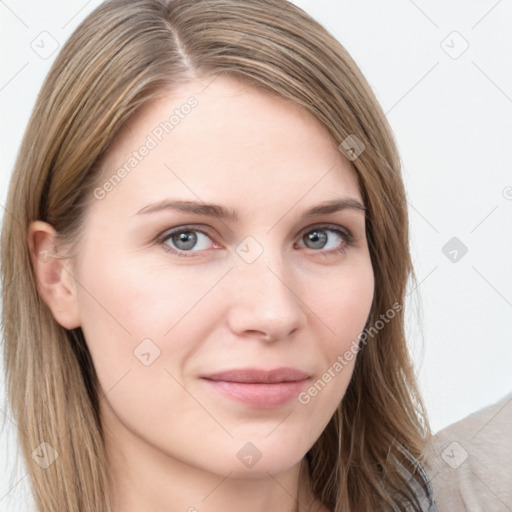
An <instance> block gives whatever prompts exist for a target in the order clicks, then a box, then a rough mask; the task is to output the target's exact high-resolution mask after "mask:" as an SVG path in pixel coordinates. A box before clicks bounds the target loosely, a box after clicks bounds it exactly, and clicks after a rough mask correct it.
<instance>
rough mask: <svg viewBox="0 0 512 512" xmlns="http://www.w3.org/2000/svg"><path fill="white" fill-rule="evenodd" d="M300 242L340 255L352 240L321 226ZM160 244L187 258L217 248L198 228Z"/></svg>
mask: <svg viewBox="0 0 512 512" xmlns="http://www.w3.org/2000/svg"><path fill="white" fill-rule="evenodd" d="M300 240H301V241H302V242H303V243H304V245H303V246H301V247H306V248H307V249H313V250H315V252H319V253H323V252H327V253H338V252H342V251H344V250H345V249H346V246H347V245H349V244H350V242H351V240H352V238H351V235H350V233H348V232H347V231H345V230H343V229H341V228H340V227H334V226H321V227H317V228H314V229H310V230H309V231H307V232H305V233H304V234H303V235H302V236H301V238H300ZM160 242H161V243H162V244H163V245H164V248H165V250H167V251H169V252H171V253H173V254H176V255H178V256H183V257H187V256H188V254H187V253H196V252H200V251H204V250H207V249H210V248H212V246H215V244H214V242H213V240H212V238H211V236H210V235H208V234H207V233H205V232H203V231H201V230H199V229H197V228H179V229H176V230H174V231H171V232H167V233H165V234H164V235H163V236H162V237H161V238H160Z"/></svg>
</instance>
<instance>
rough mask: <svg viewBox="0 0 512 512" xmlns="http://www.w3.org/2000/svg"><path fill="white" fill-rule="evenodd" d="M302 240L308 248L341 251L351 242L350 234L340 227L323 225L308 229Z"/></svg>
mask: <svg viewBox="0 0 512 512" xmlns="http://www.w3.org/2000/svg"><path fill="white" fill-rule="evenodd" d="M329 234H330V235H331V236H329ZM301 240H302V241H303V242H304V244H306V247H307V248H308V249H319V250H327V251H329V250H335V251H336V250H338V251H341V250H343V249H344V248H345V246H346V245H347V244H348V243H349V242H350V235H349V233H347V232H345V231H342V230H341V229H339V228H334V227H328V226H323V227H319V228H315V229H312V230H310V231H308V232H307V233H305V234H304V235H303V236H302V238H301Z"/></svg>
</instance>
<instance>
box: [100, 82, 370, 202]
mask: <svg viewBox="0 0 512 512" xmlns="http://www.w3.org/2000/svg"><path fill="white" fill-rule="evenodd" d="M108 183H110V185H111V186H107V187H106V188H108V189H109V190H108V193H107V195H106V197H105V200H104V201H102V203H107V201H108V203H109V204H110V205H111V206H114V205H115V204H117V205H118V206H122V205H123V204H124V206H125V207H126V206H128V205H130V207H131V209H132V210H135V209H140V207H143V206H144V204H146V203H147V202H150V201H157V200H161V199H162V198H163V195H165V194H171V195H173V196H176V195H179V196H181V197H183V198H184V199H194V200H197V199H201V200H204V201H208V200H212V201H214V202H219V201H227V202H232V203H238V204H239V203H240V202H242V203H244V206H245V207H253V208H254V207H255V206H257V205H260V206H261V207H265V205H266V204H267V203H270V202H274V204H275V203H276V202H277V203H279V202H283V201H285V202H290V201H298V200H300V198H301V197H305V196H308V197H309V198H311V200H312V201H313V200H316V199H320V200H325V199H329V198H330V196H332V197H339V196H340V194H343V195H348V196H352V197H357V198H359V197H360V194H359V189H358V184H357V178H356V175H355V173H354V171H353V169H352V168H351V166H350V163H349V162H348V161H347V160H346V159H345V158H344V157H343V155H342V154H341V153H340V152H339V151H338V148H337V146H336V143H335V142H334V141H333V140H332V138H331V137H330V135H329V133H328V132H327V130H326V129H325V128H324V127H323V126H322V125H321V124H320V122H319V121H317V120H316V119H315V118H314V117H313V116H312V115H311V114H310V113H308V112H307V111H306V110H305V109H303V108H301V107H300V106H298V105H296V104H293V103H291V102H290V101H287V100H286V99H284V98H281V97H278V96H276V95H274V94H271V93H269V92H266V91H263V90H260V89H257V88H254V87H252V86H251V85H248V84H246V83H243V82H240V81H238V80H234V79H230V78H226V77H217V78H215V79H214V80H213V81H212V80H211V79H210V80H196V81H194V82H190V83H189V84H186V85H182V86H180V87H179V88H176V89H175V90H173V91H170V92H168V93H166V94H163V95H162V96H161V97H159V98H158V99H156V100H154V101H152V102H151V103H149V104H147V105H146V106H145V107H144V108H143V109H142V110H141V111H140V112H139V113H138V114H137V115H136V116H135V117H134V118H132V119H131V120H130V121H129V123H128V124H127V125H126V126H125V127H124V129H123V130H122V131H121V132H120V133H119V135H118V136H117V138H116V140H115V141H114V144H113V145H112V146H111V148H110V149H109V151H108V152H107V154H106V155H105V158H104V159H103V162H102V165H101V178H100V179H99V182H98V184H99V185H100V186H103V185H108ZM326 194H327V196H326Z"/></svg>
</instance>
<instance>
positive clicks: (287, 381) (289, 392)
mask: <svg viewBox="0 0 512 512" xmlns="http://www.w3.org/2000/svg"><path fill="white" fill-rule="evenodd" d="M309 378H310V375H309V374H308V373H306V372H304V371H302V370H298V369H295V368H276V369H272V370H260V369H254V368H241V369H233V370H227V371H223V372H217V373H213V374H210V375H207V376H204V377H202V380H203V381H204V382H205V384H206V385H207V386H208V388H209V389H212V390H214V391H215V392H217V393H218V394H220V395H222V396H224V397H227V398H229V399H231V400H234V401H236V402H238V403H243V404H245V405H249V406H252V407H256V408H272V407H278V406H281V405H284V404H285V403H287V402H289V401H290V400H292V399H293V398H294V397H297V395H298V394H299V393H300V392H301V390H302V389H303V388H304V386H305V385H306V383H307V382H308V380H309Z"/></svg>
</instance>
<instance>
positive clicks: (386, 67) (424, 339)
mask: <svg viewBox="0 0 512 512" xmlns="http://www.w3.org/2000/svg"><path fill="white" fill-rule="evenodd" d="M99 3H100V2H99V1H97V0H90V1H89V2H87V1H86V0H74V1H67V2H64V1H62V2H56V1H45V2H36V1H16V0H5V1H2V2H0V40H1V48H2V50H1V52H2V61H1V62H2V66H1V69H0V113H1V118H0V119H1V122H0V125H1V126H0V130H1V134H0V138H1V141H2V144H1V154H0V164H1V171H0V194H1V195H0V204H1V205H2V206H3V205H4V204H5V195H6V192H7V184H8V179H9V175H10V172H11V169H12V166H13V163H14V159H15V155H16V152H17V150H18V147H19V144H20V141H21V138H22V135H23V131H24V129H25V126H26V123H27V121H28V118H29V115H30V112H31V109H32V107H33V104H34V101H35V97H36V94H37V92H38V90H39V88H40V86H41V84H42V81H43V78H44V76H45V75H46V73H47V72H48V70H49V67H50V65H51V63H52V62H53V59H54V58H55V56H56V53H53V54H52V55H50V56H49V57H48V58H47V59H43V58H41V57H40V56H39V55H38V54H37V53H36V52H35V51H34V50H33V49H32V47H31V44H32V45H33V46H34V45H35V44H37V43H38V41H39V42H40V41H41V39H40V38H41V37H46V38H47V39H46V48H47V49H48V48H51V46H50V45H51V41H50V39H48V36H47V35H44V36H40V34H41V32H43V31H46V32H48V33H49V34H51V37H52V38H53V39H55V41H56V42H57V43H58V44H59V45H62V43H63V42H64V41H65V40H66V39H67V38H68V37H69V35H70V34H71V32H72V31H73V29H74V28H75V27H76V26H77V25H78V23H79V22H80V21H81V20H82V19H83V18H84V17H85V16H86V15H87V14H88V13H89V12H90V11H91V10H92V9H93V8H94V7H96V6H97V5H98V4H99ZM294 3H295V4H297V5H299V6H300V7H302V8H304V9H305V10H306V11H307V12H309V13H310V14H311V15H312V16H313V17H315V18H316V19H317V20H318V21H320V22H321V23H322V24H323V25H324V26H325V27H326V28H327V29H328V30H330V31H331V32H332V33H333V34H334V35H335V36H336V37H337V38H338V40H339V41H340V42H341V43H342V44H343V45H344V46H345V47H346V48H347V50H348V51H349V53H350V54H351V55H352V57H353V58H354V59H355V61H356V62H357V64H358V65H359V67H360V68H361V70H362V71H363V73H364V74H365V76H366V78H367V79H368V81H369V83H370V85H371V86H372V88H373V90H374V91H375V94H376V96H377V98H378V100H379V101H380V103H381V105H382V106H383V109H384V111H385V112H386V114H387V116H388V119H389V121H390V123H391V126H392V128H393V130H394V133H395V136H396V139H397V142H398V146H399V150H400V153H401V156H402V161H403V168H404V179H405V181H406V186H407V191H408V196H409V207H410V224H411V235H412V252H413V258H414V263H415V269H416V274H417V280H418V283H419V286H418V288H417V289H416V291H414V292H413V293H411V295H409V299H410V306H411V307H409V313H408V335H409V340H410V344H411V350H412V351H413V354H414V359H415V363H416V368H417V371H418V376H419V380H420V384H421V389H422V392H423V394H424V398H425V401H426V405H427V408H428V412H429V415H430V420H431V424H432V427H433V429H434V431H438V430H439V429H440V428H442V427H444V426H446V425H448V424H450V423H452V422H454V421H457V420H459V419H461V418H462V417H464V416H466V415H467V414H469V413H470V412H472V411H474V410H476V409H478V408H481V407H483V406H485V405H487V404H490V403H492V402H494V401H497V400H498V399H499V398H501V397H502V396H504V395H505V394H506V393H508V392H510V391H511V390H512V378H511V369H510V367H511V363H512V343H511V342H512V336H511V330H512V272H511V267H512V64H511V62H512V61H511V55H512V35H511V33H512V30H511V27H512V3H511V2H510V0H508V1H507V0H502V1H498V2H496V1H495V0H491V1H483V0H482V1H478V2H463V1H461V0H459V1H451V2H443V1H441V0H435V1H429V2H427V1H426V0H423V1H420V0H418V1H416V2H413V1H412V0H390V1H387V2H382V1H378V0H371V1H370V0H367V1H365V2H356V1H351V2H347V1H335V0H295V1H294ZM454 31H455V32H457V33H458V34H454V33H453V32H454ZM33 41H35V42H34V43H33ZM466 45H468V48H467V49H466V50H465V51H464V52H463V53H461V52H462V50H463V49H464V48H465V46H466ZM40 51H41V50H40ZM455 57H456V58H455ZM1 213H3V209H2V212H1ZM452 237H457V238H458V239H459V240H460V241H461V242H462V243H463V244H464V245H465V246H466V247H467V249H468V252H467V253H466V254H465V255H464V256H463V257H461V254H462V253H461V252H460V250H459V252H458V254H457V258H458V261H456V262H453V261H450V259H449V258H448V257H447V256H445V254H443V252H442V248H443V247H444V245H445V244H446V243H447V242H448V241H449V240H450V239H451V238H452ZM449 250H452V248H449ZM446 252H448V251H446ZM449 256H450V255H449ZM451 257H454V253H453V252H452V255H451ZM418 307H419V310H420V313H418ZM3 397H4V388H3V383H2V382H1V380H0V398H1V400H0V422H1V421H2V417H3V416H4V415H7V419H6V428H5V430H4V431H3V432H2V433H1V434H0V511H4V510H5V511H11V510H12V511H14V510H16V511H17V510H21V509H22V507H21V504H20V503H21V502H22V497H23V496H26V495H27V490H26V486H27V479H26V478H25V475H26V474H25V472H24V470H23V468H22V467H21V468H18V469H17V470H16V471H15V470H14V469H13V461H14V454H15V450H16V442H15V436H16V428H15V427H14V424H13V423H12V421H11V419H10V413H9V411H7V409H6V407H5V404H4V403H3ZM15 503H16V505H15Z"/></svg>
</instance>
